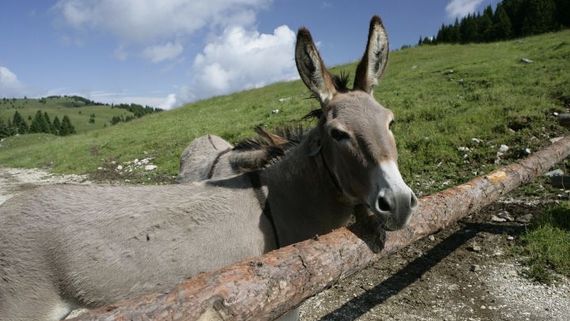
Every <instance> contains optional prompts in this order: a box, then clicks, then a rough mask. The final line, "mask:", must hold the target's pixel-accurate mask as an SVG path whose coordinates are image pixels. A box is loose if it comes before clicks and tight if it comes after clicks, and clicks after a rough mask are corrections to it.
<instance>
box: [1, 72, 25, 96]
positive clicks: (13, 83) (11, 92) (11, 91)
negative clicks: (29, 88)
mask: <svg viewBox="0 0 570 321" xmlns="http://www.w3.org/2000/svg"><path fill="white" fill-rule="evenodd" d="M23 92H24V86H23V85H22V83H20V81H19V80H18V77H17V76H16V74H14V73H13V72H12V71H10V69H8V68H6V67H4V66H0V97H20V96H23Z"/></svg>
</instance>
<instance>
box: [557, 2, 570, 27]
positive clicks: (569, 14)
mask: <svg viewBox="0 0 570 321" xmlns="http://www.w3.org/2000/svg"><path fill="white" fill-rule="evenodd" d="M556 12H557V15H556V22H558V23H559V24H560V25H562V26H564V27H570V0H556Z"/></svg>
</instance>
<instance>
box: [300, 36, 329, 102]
mask: <svg viewBox="0 0 570 321" xmlns="http://www.w3.org/2000/svg"><path fill="white" fill-rule="evenodd" d="M295 63H296V64H297V70H298V71H299V75H300V76H301V79H303V82H304V83H305V85H306V86H307V87H308V88H309V89H310V90H311V91H312V92H313V93H314V94H315V96H316V97H317V98H318V99H319V101H320V102H321V106H324V105H326V104H327V103H328V102H329V101H330V100H331V99H332V98H333V96H334V94H335V93H336V89H335V86H334V83H333V77H332V75H331V74H330V73H329V71H328V70H327V68H326V67H325V64H324V63H323V60H322V59H321V56H320V55H319V52H318V51H317V47H316V46H315V43H314V42H313V38H312V37H311V33H310V32H309V30H307V29H305V28H301V29H299V32H298V33H297V45H296V46H295Z"/></svg>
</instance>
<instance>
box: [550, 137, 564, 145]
mask: <svg viewBox="0 0 570 321" xmlns="http://www.w3.org/2000/svg"><path fill="white" fill-rule="evenodd" d="M562 138H564V137H562V136H561V137H554V138H551V139H550V142H551V143H553V144H554V143H556V142H557V141H559V140H561V139H562Z"/></svg>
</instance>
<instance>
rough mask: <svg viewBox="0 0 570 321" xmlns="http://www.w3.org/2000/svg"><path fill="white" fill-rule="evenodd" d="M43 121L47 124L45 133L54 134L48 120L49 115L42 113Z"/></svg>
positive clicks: (53, 129)
mask: <svg viewBox="0 0 570 321" xmlns="http://www.w3.org/2000/svg"><path fill="white" fill-rule="evenodd" d="M44 120H45V122H46V124H47V128H48V131H47V133H51V134H54V133H55V128H53V124H52V123H51V119H49V115H48V113H47V112H44Z"/></svg>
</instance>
